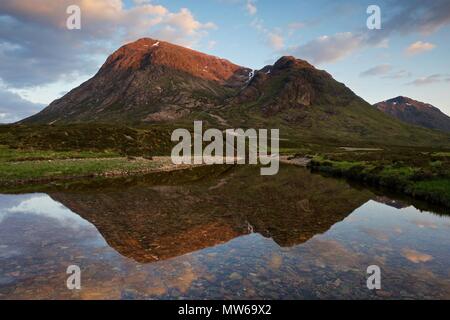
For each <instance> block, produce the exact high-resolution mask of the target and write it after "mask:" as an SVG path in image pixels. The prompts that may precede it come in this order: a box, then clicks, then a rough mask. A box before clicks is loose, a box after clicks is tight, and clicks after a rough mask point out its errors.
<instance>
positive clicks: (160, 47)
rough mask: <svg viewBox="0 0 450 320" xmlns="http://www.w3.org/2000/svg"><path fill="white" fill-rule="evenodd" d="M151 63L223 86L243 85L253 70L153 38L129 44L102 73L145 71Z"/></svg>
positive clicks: (117, 53) (112, 59)
mask: <svg viewBox="0 0 450 320" xmlns="http://www.w3.org/2000/svg"><path fill="white" fill-rule="evenodd" d="M149 65H153V66H164V67H166V68H169V69H173V70H178V71H182V72H186V73H187V74H190V75H192V76H194V77H196V78H201V79H205V80H210V81H216V82H219V83H221V84H223V85H230V86H239V85H242V84H243V82H245V81H246V80H248V75H249V72H250V69H248V68H243V67H241V66H238V65H236V64H234V63H231V62H230V61H228V60H225V59H221V58H218V57H215V56H210V55H207V54H204V53H201V52H198V51H195V50H191V49H188V48H184V47H181V46H177V45H174V44H171V43H168V42H164V41H157V40H153V39H149V38H144V39H140V40H138V41H136V42H133V43H130V44H127V45H125V46H123V47H121V48H120V49H119V50H117V51H116V52H114V53H113V54H112V55H111V56H110V57H109V58H108V59H107V60H106V62H105V64H104V65H103V67H102V68H101V69H100V72H99V73H103V72H107V71H108V70H110V69H113V70H115V71H129V70H144V69H146V68H147V67H148V66H149Z"/></svg>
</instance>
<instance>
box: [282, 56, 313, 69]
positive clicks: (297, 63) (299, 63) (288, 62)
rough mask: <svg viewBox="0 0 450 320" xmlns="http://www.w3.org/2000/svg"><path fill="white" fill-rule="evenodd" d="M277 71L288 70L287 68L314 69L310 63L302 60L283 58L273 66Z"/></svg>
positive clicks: (291, 57)
mask: <svg viewBox="0 0 450 320" xmlns="http://www.w3.org/2000/svg"><path fill="white" fill-rule="evenodd" d="M273 67H274V68H275V69H278V70H280V69H286V68H295V67H300V68H314V66H313V65H311V64H310V63H309V62H307V61H305V60H301V59H297V58H295V57H293V56H283V57H281V58H280V59H278V60H277V62H275V64H274V65H273Z"/></svg>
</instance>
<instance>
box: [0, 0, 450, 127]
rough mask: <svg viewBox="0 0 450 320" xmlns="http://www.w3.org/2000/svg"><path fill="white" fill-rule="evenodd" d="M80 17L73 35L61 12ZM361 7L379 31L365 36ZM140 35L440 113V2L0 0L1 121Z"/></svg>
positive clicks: (443, 1) (446, 46)
mask: <svg viewBox="0 0 450 320" xmlns="http://www.w3.org/2000/svg"><path fill="white" fill-rule="evenodd" d="M70 5H78V6H79V7H80V9H81V29H79V30H77V29H75V30H70V29H68V28H67V24H66V21H67V19H68V18H69V16H70V14H68V13H67V12H66V10H67V7H68V6H70ZM369 5H377V6H378V7H379V8H380V10H381V29H369V28H368V27H367V23H366V22H367V19H368V18H369V16H370V14H368V13H367V8H368V7H369ZM142 37H150V38H154V39H158V40H164V41H169V42H172V43H176V44H180V45H183V46H186V47H190V48H192V49H195V50H199V51H202V52H205V53H208V54H212V55H215V56H219V57H222V58H225V59H228V60H230V61H232V62H234V63H236V64H239V65H242V66H246V67H250V68H253V69H260V68H262V67H264V66H265V65H268V64H273V63H274V62H275V61H276V60H277V59H278V58H280V57H281V56H283V55H293V56H295V57H297V58H300V59H304V60H307V61H309V62H310V63H312V64H314V65H315V66H316V67H317V68H319V69H323V70H326V71H328V72H329V73H330V74H331V75H333V77H334V78H335V79H336V80H338V81H340V82H343V83H345V84H346V85H347V86H348V87H349V88H351V89H352V90H353V91H354V92H355V93H356V94H357V95H359V96H361V97H362V98H364V99H365V100H366V101H368V102H370V103H376V102H379V101H383V100H386V99H390V98H393V97H396V96H399V95H403V96H408V97H411V98H413V99H416V100H419V101H423V102H427V103H431V104H433V105H434V106H436V107H438V108H440V109H441V110H442V111H443V112H445V113H447V114H450V58H449V52H450V0H428V1H423V0H371V1H365V0H339V1H335V0H315V1H306V0H278V1H274V0H201V1H200V0H159V1H158V0H28V1H17V0H0V123H8V122H14V121H18V120H20V119H22V118H24V117H26V116H29V115H31V114H34V113H36V112H37V111H39V110H41V109H42V108H44V107H45V106H47V105H48V104H49V103H51V102H52V101H53V100H55V99H58V98H60V97H61V96H63V95H64V94H65V93H67V92H68V91H70V90H71V89H73V88H75V87H77V86H78V85H80V84H81V83H83V82H84V81H86V80H87V79H89V78H91V77H92V76H93V75H94V74H95V73H96V72H97V70H98V69H99V68H100V66H101V65H102V64H103V63H104V61H105V60H106V58H107V57H108V55H109V54H111V53H112V52H114V51H115V50H116V49H118V48H119V47H120V46H122V45H123V44H126V43H128V42H132V41H135V40H137V39H139V38H142Z"/></svg>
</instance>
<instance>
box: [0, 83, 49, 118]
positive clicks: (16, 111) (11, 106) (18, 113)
mask: <svg viewBox="0 0 450 320" xmlns="http://www.w3.org/2000/svg"><path fill="white" fill-rule="evenodd" d="M43 107H44V105H43V104H38V103H32V102H30V101H28V100H25V99H23V98H21V97H20V96H19V95H18V94H15V93H13V92H10V91H8V90H7V89H5V88H2V87H0V123H11V122H16V121H19V120H21V119H23V118H25V117H28V116H31V115H32V114H34V113H36V112H38V111H40V110H41V109H42V108H43Z"/></svg>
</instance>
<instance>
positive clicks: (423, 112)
mask: <svg viewBox="0 0 450 320" xmlns="http://www.w3.org/2000/svg"><path fill="white" fill-rule="evenodd" d="M374 106H375V107H376V108H377V109H378V110H380V111H382V112H384V113H386V114H388V115H390V116H392V117H394V118H397V119H399V120H401V121H403V122H407V123H410V124H414V125H418V126H421V127H425V128H429V129H436V130H441V131H447V132H450V117H449V116H447V115H446V114H444V113H443V112H442V111H441V110H439V109H438V108H436V107H434V106H432V105H431V104H429V103H424V102H420V101H417V100H414V99H411V98H409V97H404V96H398V97H395V98H392V99H389V100H386V101H383V102H379V103H376V104H375V105H374Z"/></svg>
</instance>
